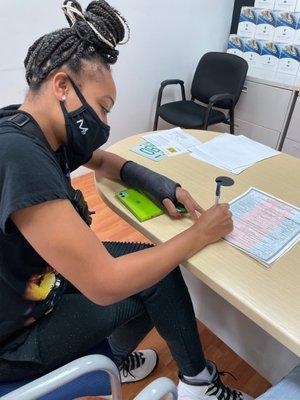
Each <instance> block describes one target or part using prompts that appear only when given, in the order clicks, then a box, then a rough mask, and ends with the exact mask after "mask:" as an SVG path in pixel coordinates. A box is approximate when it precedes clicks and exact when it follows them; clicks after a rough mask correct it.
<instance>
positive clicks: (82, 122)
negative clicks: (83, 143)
mask: <svg viewBox="0 0 300 400" xmlns="http://www.w3.org/2000/svg"><path fill="white" fill-rule="evenodd" d="M77 124H78V125H79V129H80V131H81V134H82V135H85V134H86V133H87V131H88V130H89V128H85V127H84V126H83V124H84V120H83V119H80V120H79V121H77Z"/></svg>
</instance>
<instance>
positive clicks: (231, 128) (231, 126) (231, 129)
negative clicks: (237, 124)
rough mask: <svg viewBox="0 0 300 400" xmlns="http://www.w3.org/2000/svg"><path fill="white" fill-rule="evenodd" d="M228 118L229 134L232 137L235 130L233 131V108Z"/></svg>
mask: <svg viewBox="0 0 300 400" xmlns="http://www.w3.org/2000/svg"><path fill="white" fill-rule="evenodd" d="M229 118H230V133H231V135H234V133H235V129H234V109H233V108H232V109H231V110H230V111H229Z"/></svg>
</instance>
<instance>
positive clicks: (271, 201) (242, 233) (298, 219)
mask: <svg viewBox="0 0 300 400" xmlns="http://www.w3.org/2000/svg"><path fill="white" fill-rule="evenodd" d="M230 209H231V212H232V214H233V221H234V230H233V232H232V233H231V234H230V235H228V236H226V238H225V240H226V241H227V242H228V243H230V244H231V245H233V246H235V247H237V248H238V249H240V250H242V251H244V252H246V253H247V254H249V255H250V256H252V257H254V258H255V259H257V260H258V261H260V262H261V263H263V264H264V265H266V266H267V267H270V266H271V265H272V264H273V263H274V262H275V261H276V260H278V259H279V258H280V257H281V256H282V255H283V254H285V253H286V252H287V251H288V250H289V249H291V248H292V247H293V246H294V245H295V244H296V243H297V242H298V241H299V240H300V208H298V207H295V206H293V205H291V204H288V203H286V202H284V201H282V200H280V199H277V198H276V197H273V196H270V195H268V194H267V193H264V192H262V191H260V190H258V189H255V188H250V189H249V190H248V191H247V192H246V193H244V194H242V195H241V196H240V197H238V198H236V199H235V200H233V201H231V202H230Z"/></svg>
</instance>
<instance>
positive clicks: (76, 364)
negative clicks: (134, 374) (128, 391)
mask: <svg viewBox="0 0 300 400" xmlns="http://www.w3.org/2000/svg"><path fill="white" fill-rule="evenodd" d="M96 371H105V372H106V373H108V375H109V378H110V383H111V390H112V395H113V396H112V397H113V398H116V399H122V392H121V384H120V374H119V370H118V368H117V367H116V365H115V364H114V363H113V361H112V360H111V359H109V358H108V357H106V356H102V355H96V354H95V355H90V356H86V357H81V358H79V359H77V360H75V361H72V362H70V363H69V364H66V365H64V366H63V367H61V368H58V369H56V370H55V371H52V372H50V373H49V374H47V375H44V376H42V377H41V378H38V379H36V380H34V381H32V382H30V383H28V384H27V385H24V386H22V387H20V388H19V389H17V390H14V391H13V392H10V393H8V394H7V395H5V396H3V397H1V400H15V399H19V398H20V399H22V400H33V399H39V398H40V397H42V396H45V395H46V394H48V393H51V392H53V391H54V390H56V389H58V388H59V387H62V386H64V385H66V384H67V383H69V382H72V381H73V380H75V379H77V378H79V377H80V376H82V375H85V374H87V373H90V372H96ZM114 396H115V397H114Z"/></svg>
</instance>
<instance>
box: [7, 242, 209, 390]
mask: <svg viewBox="0 0 300 400" xmlns="http://www.w3.org/2000/svg"><path fill="white" fill-rule="evenodd" d="M104 245H105V246H106V248H107V249H108V251H110V253H111V254H112V255H114V256H119V255H121V254H122V253H123V254H126V253H129V252H134V251H139V250H142V249H144V248H146V247H149V245H144V244H130V246H127V250H126V251H125V252H124V251H122V249H124V245H123V244H121V243H111V242H110V243H104ZM112 246H113V248H114V250H112ZM120 250H121V251H120ZM153 326H155V327H156V329H157V330H158V332H159V334H160V335H161V336H162V337H163V338H164V339H165V341H166V342H167V344H168V346H169V348H170V350H171V353H172V355H173V358H174V359H175V361H176V363H177V365H178V368H179V370H180V372H181V373H182V374H184V375H188V376H195V375H197V374H198V373H199V372H200V371H202V370H203V369H204V367H205V365H206V362H205V358H204V355H203V351H202V347H201V343H200V339H199V335H198V330H197V325H196V319H195V315H194V310H193V306H192V302H191V299H190V296H189V293H188V290H187V287H186V285H185V282H184V280H183V278H182V275H181V272H180V269H179V267H177V268H176V269H175V270H174V271H173V272H171V273H170V274H169V275H168V276H167V277H166V278H164V279H162V280H161V281H160V282H159V283H158V284H156V285H154V286H153V287H151V288H150V289H146V290H143V291H142V292H140V293H138V294H136V295H134V296H131V297H129V298H127V299H125V300H123V301H120V302H118V303H116V304H113V305H110V306H105V307H103V306H99V305H96V304H94V303H92V302H91V301H90V300H88V299H87V298H86V297H85V296H83V295H82V294H81V293H80V292H78V291H77V289H75V288H74V287H73V286H72V285H69V287H68V289H67V291H66V292H65V294H64V295H63V298H62V300H61V301H60V303H59V304H58V305H57V306H56V308H55V309H54V310H53V311H52V312H51V313H50V314H48V315H46V316H44V317H42V318H41V319H40V320H39V321H38V322H37V323H36V324H35V325H34V326H32V327H29V328H28V329H27V331H26V332H25V333H24V332H23V333H22V335H23V337H24V342H23V343H22V344H21V345H18V347H16V348H12V349H11V350H10V351H6V352H5V353H4V354H3V355H2V356H1V357H0V382H11V381H16V380H20V379H27V378H35V377H38V376H41V375H43V374H45V373H47V372H49V371H51V370H53V369H55V368H58V367H60V366H62V365H64V364H66V363H68V362H70V361H72V360H74V359H76V358H78V357H80V356H82V355H84V354H85V353H87V352H89V350H90V349H92V348H93V347H95V346H96V345H97V344H99V343H100V342H101V341H103V340H104V339H105V338H107V337H108V338H109V342H110V345H111V348H112V351H113V353H114V355H115V357H116V359H117V361H120V360H121V359H123V358H124V357H126V355H128V354H129V353H131V352H132V351H133V350H134V349H135V348H136V346H137V345H138V344H139V343H140V342H141V340H142V339H143V338H144V337H145V336H146V335H147V333H148V332H149V331H150V330H151V329H152V327H153ZM19 339H20V338H19ZM19 342H20V340H19Z"/></svg>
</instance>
